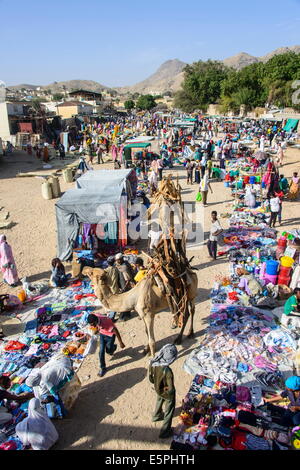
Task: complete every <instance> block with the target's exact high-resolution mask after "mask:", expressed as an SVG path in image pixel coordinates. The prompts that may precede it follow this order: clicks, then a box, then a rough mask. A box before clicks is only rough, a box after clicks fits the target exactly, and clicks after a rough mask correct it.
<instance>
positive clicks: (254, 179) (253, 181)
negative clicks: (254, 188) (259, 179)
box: [250, 176, 256, 184]
mask: <svg viewBox="0 0 300 470" xmlns="http://www.w3.org/2000/svg"><path fill="white" fill-rule="evenodd" d="M255 182H256V178H255V176H250V184H255Z"/></svg>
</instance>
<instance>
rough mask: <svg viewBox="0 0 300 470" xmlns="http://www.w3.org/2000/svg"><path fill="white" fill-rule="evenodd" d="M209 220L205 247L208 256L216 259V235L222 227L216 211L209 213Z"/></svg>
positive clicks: (221, 230) (220, 231)
mask: <svg viewBox="0 0 300 470" xmlns="http://www.w3.org/2000/svg"><path fill="white" fill-rule="evenodd" d="M211 222H212V223H211V227H210V232H209V240H208V243H207V248H208V253H209V256H210V257H211V258H213V259H217V247H218V236H219V235H220V233H222V232H223V229H222V227H221V225H220V222H219V221H218V213H217V212H216V211H212V213H211Z"/></svg>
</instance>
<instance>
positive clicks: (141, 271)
mask: <svg viewBox="0 0 300 470" xmlns="http://www.w3.org/2000/svg"><path fill="white" fill-rule="evenodd" d="M134 264H135V268H136V270H137V273H136V275H135V277H134V281H135V282H136V283H137V284H138V283H139V282H140V281H141V280H142V279H144V277H145V276H146V272H147V271H146V269H145V266H144V261H143V260H142V258H137V260H136V262H135V263H134Z"/></svg>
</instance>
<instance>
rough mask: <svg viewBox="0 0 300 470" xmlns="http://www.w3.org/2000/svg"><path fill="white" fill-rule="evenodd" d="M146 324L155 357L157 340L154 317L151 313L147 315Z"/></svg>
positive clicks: (151, 350)
mask: <svg viewBox="0 0 300 470" xmlns="http://www.w3.org/2000/svg"><path fill="white" fill-rule="evenodd" d="M144 322H145V325H146V328H147V330H148V341H149V347H150V353H151V356H154V355H155V338H154V315H152V314H151V313H150V312H149V313H148V314H146V315H145V317H144Z"/></svg>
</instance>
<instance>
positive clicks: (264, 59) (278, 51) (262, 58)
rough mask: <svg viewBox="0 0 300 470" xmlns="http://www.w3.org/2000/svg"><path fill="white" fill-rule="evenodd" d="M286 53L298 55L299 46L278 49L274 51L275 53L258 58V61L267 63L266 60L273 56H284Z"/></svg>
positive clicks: (299, 52)
mask: <svg viewBox="0 0 300 470" xmlns="http://www.w3.org/2000/svg"><path fill="white" fill-rule="evenodd" d="M286 52H295V53H296V54H300V46H291V47H279V48H278V49H275V51H273V52H270V53H269V54H266V55H264V56H262V57H259V60H260V61H262V62H268V60H270V59H272V57H274V55H278V54H285V53H286Z"/></svg>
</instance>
